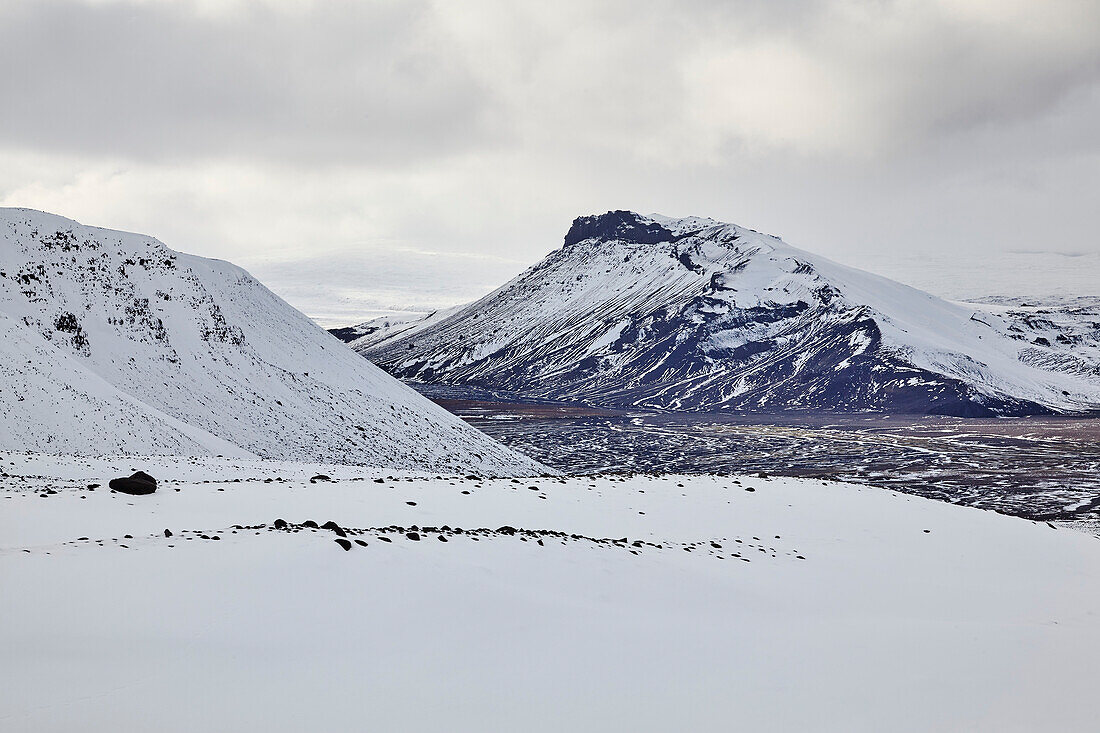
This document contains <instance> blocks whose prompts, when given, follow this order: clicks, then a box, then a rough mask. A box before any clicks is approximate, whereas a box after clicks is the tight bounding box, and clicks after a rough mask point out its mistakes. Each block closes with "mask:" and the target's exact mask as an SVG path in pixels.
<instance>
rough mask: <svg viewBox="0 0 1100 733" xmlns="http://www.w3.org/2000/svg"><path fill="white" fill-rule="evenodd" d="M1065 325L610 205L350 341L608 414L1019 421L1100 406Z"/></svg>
mask: <svg viewBox="0 0 1100 733" xmlns="http://www.w3.org/2000/svg"><path fill="white" fill-rule="evenodd" d="M1074 323H1076V326H1077V327H1079V330H1081V329H1083V331H1084V332H1083V333H1075V334H1071V335H1066V328H1065V324H1063V326H1059V325H1058V324H1056V323H1054V322H1052V321H1050V320H1049V319H1043V318H1036V317H1035V314H1029V313H1027V312H1026V309H1024V310H1021V309H1020V308H1015V309H1014V308H1013V307H1011V306H998V305H988V304H987V305H980V306H979V305H971V304H965V303H951V302H948V301H945V300H942V299H940V298H937V297H934V296H932V295H929V294H927V293H924V292H921V291H918V290H915V289H913V288H910V287H908V286H905V285H902V284H901V283H898V282H894V281H892V280H888V279H886V278H883V277H879V276H876V275H872V274H870V273H867V272H863V271H860V270H855V269H852V268H850V267H845V266H842V265H839V264H837V263H834V262H831V261H829V260H827V259H825V258H823V257H819V256H817V255H814V254H811V253H809V252H805V251H803V250H800V249H796V248H795V247H792V246H790V245H788V244H786V243H784V242H783V241H781V240H779V239H777V238H775V237H771V236H767V235H763V234H760V233H758V232H756V231H753V230H750V229H745V228H743V227H739V226H735V225H732V224H723V223H720V222H716V221H713V220H711V219H702V218H686V219H670V218H666V217H662V216H657V215H652V216H641V215H638V214H635V213H632V212H626V211H614V212H608V213H607V214H603V215H600V216H588V217H580V218H578V219H576V220H575V221H574V222H573V226H572V228H571V229H570V230H569V232H568V234H567V235H566V237H565V244H564V246H563V247H562V248H561V249H559V250H557V251H555V252H553V253H551V254H550V255H549V256H548V257H546V259H544V260H543V261H542V262H540V263H538V264H537V265H535V266H534V267H532V268H530V269H529V270H527V271H526V272H524V273H523V274H521V275H519V276H518V277H516V278H515V279H514V280H512V281H511V282H509V283H507V284H506V285H504V286H503V287H501V288H500V289H498V290H496V291H495V292H493V293H491V294H489V295H487V296H485V297H484V298H482V299H480V300H478V301H476V302H474V303H472V304H470V305H468V306H466V307H464V308H461V309H459V310H457V311H456V312H454V313H451V314H449V315H447V316H446V317H444V318H441V319H436V320H433V321H432V322H425V323H420V324H415V323H414V324H404V325H403V326H402V331H401V332H395V331H396V329H390V331H389V332H386V331H384V330H376V331H374V332H373V333H370V334H367V335H364V336H363V337H362V338H360V339H358V340H356V341H353V342H351V343H352V347H353V348H354V349H356V350H357V351H359V352H360V353H362V354H363V355H364V356H366V357H368V358H369V359H371V360H372V361H374V362H375V363H377V364H379V365H380V366H382V367H383V368H384V369H386V370H387V371H389V372H390V373H391V374H394V375H395V376H398V377H401V378H403V379H406V380H412V381H421V382H435V383H445V384H460V385H470V386H476V387H485V388H491V389H503V390H509V391H513V392H518V393H523V394H527V395H531V396H539V397H549V398H556V399H567V400H582V401H586V402H590V403H594V404H602V405H637V406H650V407H657V408H666V409H687V410H725V409H737V410H787V409H805V410H811V409H812V410H836V411H849V410H883V411H892V412H904V413H934V414H948V415H961V416H978V415H998V414H999V415H1024V414H1036V413H1045V412H1080V411H1091V410H1096V409H1098V408H1100V350H1096V349H1082V348H1080V347H1081V344H1082V343H1085V344H1088V343H1091V344H1093V345H1095V344H1098V343H1100V323H1091V324H1087V323H1082V322H1081V321H1075V322H1074ZM1056 333H1061V334H1063V335H1064V339H1058V338H1057V337H1055V339H1054V340H1051V337H1052V336H1054V335H1055V334H1056ZM381 335H385V338H380V336H381Z"/></svg>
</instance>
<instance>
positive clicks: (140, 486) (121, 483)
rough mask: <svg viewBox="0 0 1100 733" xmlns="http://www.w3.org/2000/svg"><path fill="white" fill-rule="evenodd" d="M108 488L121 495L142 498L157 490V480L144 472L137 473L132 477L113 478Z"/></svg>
mask: <svg viewBox="0 0 1100 733" xmlns="http://www.w3.org/2000/svg"><path fill="white" fill-rule="evenodd" d="M108 486H110V487H111V490H112V491H117V492H119V493H121V494H131V495H133V496H144V495H146V494H152V493H153V492H154V491H156V490H157V480H156V479H155V478H153V477H152V476H150V475H149V474H147V473H145V472H144V471H138V472H136V473H135V474H134V475H132V476H128V477H123V478H113V479H111V482H110V483H109V484H108Z"/></svg>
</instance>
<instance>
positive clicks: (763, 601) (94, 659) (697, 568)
mask: <svg viewBox="0 0 1100 733" xmlns="http://www.w3.org/2000/svg"><path fill="white" fill-rule="evenodd" d="M0 465H2V467H3V469H4V471H5V474H4V475H3V476H0V585H2V587H3V589H4V592H3V593H2V594H0V619H2V620H3V621H2V623H0V650H2V653H0V729H2V730H5V731H9V730H10V731H20V733H38V732H45V731H72V730H80V731H87V732H90V733H95V732H97V731H120V730H156V731H160V732H162V733H175V732H180V733H183V732H187V733H190V731H194V730H226V731H230V730H231V731H266V732H272V731H300V730H401V731H439V730H454V731H483V730H525V731H555V732H556V731H562V730H572V731H596V730H637V731H669V730H682V731H702V730H708V731H709V730H752V731H806V730H813V731H849V732H850V731H883V730H889V731H894V732H904V731H930V730H934V731H963V730H965V731H991V732H994V731H995V732H996V733H1005V732H1009V731H1036V730H1057V731H1092V730H1095V725H1096V715H1095V711H1094V710H1093V709H1092V706H1091V705H1089V703H1088V701H1089V700H1090V699H1092V697H1093V693H1094V691H1095V689H1096V686H1097V684H1098V683H1100V672H1098V669H1100V668H1098V666H1097V664H1096V660H1097V658H1098V656H1100V543H1098V541H1097V540H1096V538H1094V537H1091V536H1088V535H1085V534H1081V533H1077V532H1074V531H1071V530H1062V529H1052V528H1050V527H1048V526H1047V525H1045V524H1041V523H1033V522H1028V521H1024V520H1020V519H1016V518H1010V517H1005V516H1001V515H997V514H993V513H986V512H982V511H979V510H975V509H968V508H962V507H957V506H953V505H950V504H946V503H940V502H934V501H929V500H924V499H920V498H916V497H910V496H905V495H902V494H897V493H894V492H890V491H885V490H880V489H875V488H870V487H858V486H851V485H843V484H836V483H823V482H819V481H810V480H796V479H775V478H773V479H761V478H747V477H741V478H733V477H723V478H718V477H711V476H693V477H684V476H665V477H646V476H634V477H627V478H614V477H585V478H570V479H527V480H525V481H523V482H521V483H513V482H512V481H509V480H506V479H493V480H485V481H473V480H463V479H461V478H453V479H448V478H443V479H439V478H430V477H417V476H412V475H405V476H404V477H402V478H397V479H383V483H375V482H374V481H373V480H372V479H374V478H375V477H376V473H375V472H369V471H364V470H362V469H358V468H352V467H348V466H337V465H333V466H324V465H300V464H291V463H282V462H275V461H260V460H241V459H214V458H192V459H182V458H174V459H165V458H136V457H128V458H113V459H112V458H100V459H85V458H72V457H58V456H48V455H41V454H26V453H0ZM135 468H141V469H144V470H146V471H149V472H150V473H152V474H153V475H154V476H156V477H158V478H159V479H160V480H161V484H160V487H159V489H158V491H157V493H156V494H153V495H151V496H145V497H130V496H125V495H121V494H114V493H110V492H108V491H106V490H105V489H103V488H99V489H96V490H94V491H88V490H86V489H85V488H84V487H85V486H86V485H87V484H90V483H101V484H102V483H105V482H106V480H107V479H109V478H111V477H113V476H116V475H124V474H128V473H129V472H130V471H132V470H133V469H135ZM319 472H322V473H326V474H328V475H330V476H331V477H332V478H333V479H335V481H333V482H325V481H318V482H316V483H310V481H309V477H310V476H312V475H314V474H315V473H319ZM204 481H212V483H203V482H204ZM531 486H534V487H535V490H532V489H530V488H529V487H531ZM748 488H753V489H755V490H754V491H752V492H750V491H748V490H747V489H748ZM48 490H51V491H56V492H57V493H55V494H49V493H47V491H48ZM463 492H469V493H463ZM42 494H46V495H45V496H44V497H43V496H42ZM544 497H545V498H544ZM409 502H415V505H412V504H410V503H409ZM276 518H282V519H285V520H287V521H288V522H291V523H292V524H293V523H297V524H300V523H302V522H304V521H305V520H307V519H312V520H314V521H316V522H317V523H320V524H323V523H324V522H326V521H328V520H333V521H335V522H336V523H337V524H339V525H340V526H341V527H344V528H346V530H347V531H348V533H349V536H350V538H351V539H359V540H362V541H365V542H366V543H367V545H366V546H365V547H363V546H358V545H354V546H353V547H352V549H351V551H344V550H343V549H341V548H340V547H339V546H338V545H337V544H336V543H335V542H334V540H335V539H336V535H335V534H333V533H332V532H329V531H327V530H309V529H303V530H301V531H299V532H296V533H294V532H288V531H275V530H273V529H271V526H272V523H273V522H274V520H275V519H276ZM234 525H238V526H244V525H250V526H251V527H252V528H249V529H234ZM259 525H264V526H263V527H260V526H259ZM413 525H416V526H417V527H418V528H419V533H420V536H421V539H420V541H412V540H411V539H408V538H407V537H406V536H405V534H404V530H406V529H408V528H410V527H411V526H413ZM444 525H446V526H447V527H449V528H455V527H461V528H463V529H464V532H463V533H462V534H456V533H454V532H450V533H448V532H441V531H439V530H428V529H425V527H434V528H442V527H443V526H444ZM504 525H509V526H512V527H516V528H519V529H520V530H521V532H519V533H518V534H516V535H512V536H509V535H504V534H500V533H496V532H493V533H486V534H483V535H480V536H478V540H479V541H475V540H474V539H473V536H472V535H471V534H470V533H469V530H474V529H477V528H488V529H496V528H498V527H501V526H504ZM390 526H394V527H396V526H400V527H401V528H402V530H401V531H397V530H391V531H388V532H387V531H382V530H380V529H370V528H384V527H390ZM166 528H167V529H170V530H171V531H172V533H173V535H172V537H165V534H164V530H165V529H166ZM526 529H531V530H534V529H541V530H553V531H560V532H564V533H565V534H566V535H573V534H576V535H578V536H582V537H581V538H578V539H571V538H568V537H560V536H551V535H549V534H545V533H543V534H537V535H536V534H527V535H525V534H524V533H523V532H522V530H526ZM360 530H364V531H360ZM202 534H205V535H207V537H210V538H211V539H205V540H204V539H202V538H201V535H202ZM126 535H131V537H129V538H127V537H126ZM440 535H443V536H445V537H446V538H447V539H448V540H449V541H447V542H443V541H440V540H439V536H440ZM215 536H216V537H218V538H219V539H217V540H214V539H212V538H213V537H215ZM382 536H386V537H388V538H390V539H391V540H392V541H391V542H389V543H387V542H384V541H381V540H380V537H382ZM82 538H86V539H82ZM586 538H592V539H586ZM538 539H541V540H542V541H543V544H542V545H539V544H538V543H537V540H538ZM593 539H596V540H603V541H599V542H596V541H593ZM610 539H625V542H617V543H613V542H610V541H607V540H610ZM525 540H526V541H525ZM635 542H637V543H639V546H635ZM712 543H714V544H712ZM656 545H660V546H661V547H660V548H658V547H656ZM714 545H718V546H719V547H715V546H714ZM738 556H740V557H738ZM800 557H801V558H804V559H800ZM741 558H744V559H741ZM745 560H748V562H746V561H745Z"/></svg>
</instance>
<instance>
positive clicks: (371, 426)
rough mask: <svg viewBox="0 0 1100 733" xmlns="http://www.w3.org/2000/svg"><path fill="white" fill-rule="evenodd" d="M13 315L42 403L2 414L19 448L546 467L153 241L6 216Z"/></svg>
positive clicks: (232, 273) (2, 225)
mask: <svg viewBox="0 0 1100 733" xmlns="http://www.w3.org/2000/svg"><path fill="white" fill-rule="evenodd" d="M0 313H3V314H4V316H5V318H4V320H3V326H4V332H5V334H4V335H5V336H7V338H5V339H4V345H3V346H2V347H0V348H2V349H3V350H4V352H5V353H4V363H5V364H6V365H7V366H6V367H5V375H4V376H5V379H6V381H5V386H6V387H9V388H16V389H17V390H18V391H20V393H24V392H25V393H27V394H28V395H32V399H31V402H30V403H29V404H27V405H26V406H25V407H21V408H19V409H15V410H6V411H5V414H4V415H3V416H0V424H2V426H3V431H2V432H0V444H2V445H3V447H6V448H16V449H30V448H35V449H46V450H54V451H58V452H65V451H85V452H93V453H109V452H115V451H123V452H144V453H158V452H166V453H177V452H184V453H198V454H207V453H223V454H228V453H230V452H235V453H236V454H254V455H256V456H261V457H280V458H288V459H291V458H292V459H297V460H316V461H327V462H338V463H354V464H365V465H373V466H385V467H393V468H409V469H412V468H418V469H423V470H431V471H483V472H487V473H494V474H499V473H515V472H531V471H537V470H539V467H538V466H537V465H536V464H534V463H533V462H531V461H528V460H527V459H524V458H522V457H520V456H518V455H517V454H515V453H512V452H511V451H508V450H507V449H505V448H504V447H503V446H500V445H499V444H497V443H495V442H494V441H492V440H490V439H489V438H488V437H486V436H485V435H483V434H482V433H480V432H477V431H475V430H473V429H471V428H469V427H468V426H466V425H465V424H464V423H462V422H461V421H460V420H458V419H456V418H454V417H453V416H451V415H450V414H448V413H446V412H445V411H443V410H441V409H440V408H438V407H436V406H435V405H433V404H432V403H430V402H429V401H428V400H425V399H423V398H421V397H419V396H418V395H417V394H416V393H414V392H413V391H412V390H410V389H408V388H407V387H405V386H403V385H401V384H400V383H398V382H397V381H396V380H394V379H392V378H391V377H389V376H387V375H386V374H385V373H383V372H382V371H380V370H378V369H377V368H375V367H373V366H371V365H369V364H367V363H365V362H364V361H363V360H362V359H360V358H358V357H357V356H356V355H355V354H354V353H353V352H351V351H350V350H348V349H347V348H346V347H345V346H344V345H343V344H341V343H339V342H338V341H337V340H336V339H334V338H332V337H331V336H330V335H328V334H327V333H325V332H324V331H323V330H322V329H320V328H319V327H317V326H316V325H315V324H314V323H313V322H312V321H310V320H309V319H308V318H307V317H305V316H304V315H302V314H301V313H299V312H298V311H296V310H294V309H293V308H291V307H290V306H289V305H287V304H286V303H285V302H283V301H282V300H281V299H279V298H278V297H277V296H275V295H274V294H273V293H271V292H270V291H269V290H267V289H266V288H264V287H263V286H262V285H261V284H260V283H259V282H257V281H256V280H255V279H253V278H252V277H251V276H250V275H248V273H246V272H245V271H244V270H242V269H240V268H238V267H235V266H233V265H230V264H228V263H226V262H221V261H217V260H208V259H204V258H201V257H193V256H190V255H184V254H180V253H177V252H173V251H172V250H170V249H168V248H167V247H165V246H164V245H163V244H161V243H160V242H159V241H157V240H155V239H152V238H150V237H144V236H140V235H135V234H128V233H123V232H114V231H109V230H104V229H97V228H93V227H84V226H81V225H80V224H77V223H76V222H74V221H71V220H68V219H63V218H61V217H57V216H53V215H50V214H44V213H41V212H36V211H30V210H25V209H3V210H0ZM8 391H11V390H10V389H9V390H8ZM20 396H21V395H14V393H13V396H9V395H5V397H4V398H3V399H4V401H5V406H6V407H12V406H13V403H19V405H22V404H23V403H25V402H26V401H27V397H23V398H22V400H20V399H19V397H20ZM32 406H33V408H32ZM59 413H60V414H65V413H67V416H68V417H69V418H70V419H68V420H64V419H62V420H61V422H60V424H58V423H57V417H56V416H57V414H59ZM51 421H54V422H53V424H51ZM234 446H236V448H234Z"/></svg>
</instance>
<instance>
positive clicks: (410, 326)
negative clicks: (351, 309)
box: [328, 306, 462, 349]
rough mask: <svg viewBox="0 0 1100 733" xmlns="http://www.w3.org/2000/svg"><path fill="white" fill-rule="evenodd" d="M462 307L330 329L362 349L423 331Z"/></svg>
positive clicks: (330, 331) (378, 318) (335, 334)
mask: <svg viewBox="0 0 1100 733" xmlns="http://www.w3.org/2000/svg"><path fill="white" fill-rule="evenodd" d="M460 308H462V306H454V307H451V308H442V309H440V310H436V311H431V312H429V313H418V312H414V313H399V314H396V315H388V316H379V317H377V318H372V319H370V320H369V321H364V322H363V323H359V324H357V325H354V326H347V327H345V328H330V329H329V330H328V331H329V333H331V334H332V335H333V336H335V337H336V338H338V339H340V340H341V341H344V342H347V343H352V342H354V344H355V345H356V347H358V348H360V349H362V348H365V347H366V346H368V345H370V346H375V345H377V344H380V343H382V342H383V341H388V340H389V339H392V338H396V337H398V336H410V335H412V334H414V333H417V332H419V331H423V330H424V329H425V328H428V327H429V326H433V325H435V324H436V323H439V322H440V321H442V320H443V319H445V318H447V317H448V316H450V315H451V314H452V313H455V312H456V311H458V310H459V309H460Z"/></svg>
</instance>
